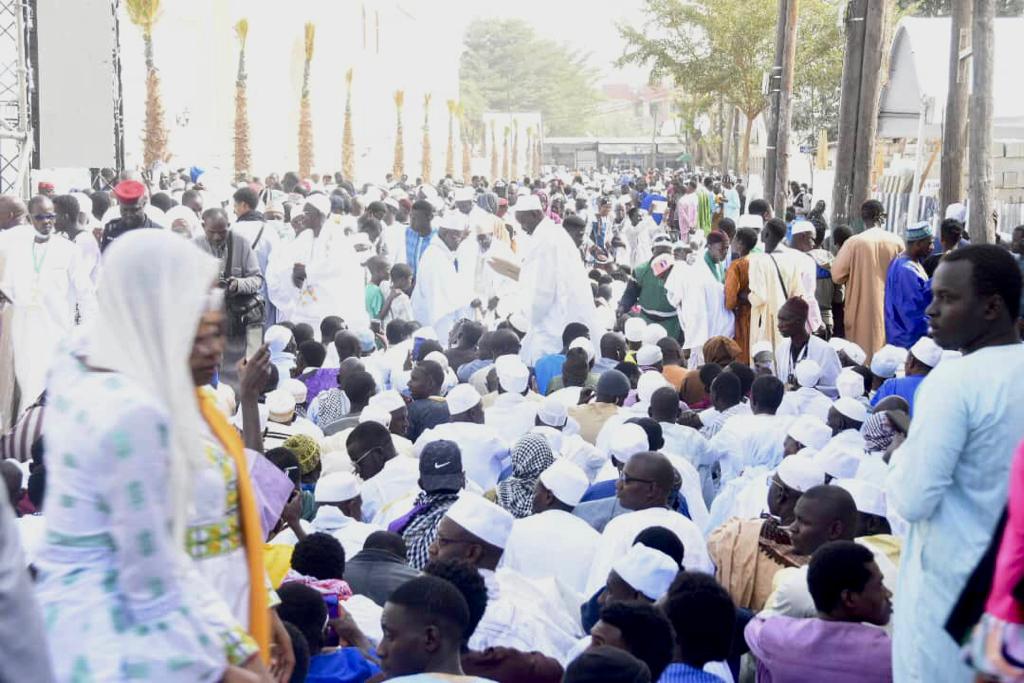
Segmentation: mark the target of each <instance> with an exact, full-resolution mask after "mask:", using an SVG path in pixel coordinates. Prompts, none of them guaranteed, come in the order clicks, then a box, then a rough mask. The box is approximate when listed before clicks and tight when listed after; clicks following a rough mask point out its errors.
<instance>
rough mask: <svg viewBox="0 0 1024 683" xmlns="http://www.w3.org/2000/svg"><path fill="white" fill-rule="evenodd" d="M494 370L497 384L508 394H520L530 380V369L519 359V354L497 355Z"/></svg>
mask: <svg viewBox="0 0 1024 683" xmlns="http://www.w3.org/2000/svg"><path fill="white" fill-rule="evenodd" d="M494 370H495V372H497V374H498V384H500V385H501V388H502V389H504V390H505V391H507V392H509V393H510V394H521V393H523V392H524V391H526V386H527V385H528V384H529V382H530V370H529V368H527V367H526V365H524V364H523V361H521V360H519V356H515V355H511V354H509V355H505V356H499V357H498V358H497V359H496V360H495V361H494Z"/></svg>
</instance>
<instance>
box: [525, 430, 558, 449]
mask: <svg viewBox="0 0 1024 683" xmlns="http://www.w3.org/2000/svg"><path fill="white" fill-rule="evenodd" d="M529 433H530V434H540V435H541V436H543V437H544V438H545V439H547V442H548V445H549V446H551V452H552V453H560V452H561V451H562V432H560V431H559V430H557V429H555V428H554V427H548V426H546V425H535V426H534V427H533V429H531V430H530V432H529Z"/></svg>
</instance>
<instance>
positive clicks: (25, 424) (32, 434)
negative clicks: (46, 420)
mask: <svg viewBox="0 0 1024 683" xmlns="http://www.w3.org/2000/svg"><path fill="white" fill-rule="evenodd" d="M45 407H46V406H45V405H44V404H43V403H42V402H38V401H37V402H36V403H33V404H32V405H31V406H29V407H28V408H27V409H26V410H25V412H24V413H22V414H21V417H20V418H18V421H17V423H15V425H14V427H12V428H11V431H9V432H7V433H6V434H4V435H3V436H0V460H17V461H18V462H30V461H31V460H32V446H34V445H35V444H36V442H38V441H39V440H40V438H41V437H42V435H43V413H44V412H45V410H44V409H45Z"/></svg>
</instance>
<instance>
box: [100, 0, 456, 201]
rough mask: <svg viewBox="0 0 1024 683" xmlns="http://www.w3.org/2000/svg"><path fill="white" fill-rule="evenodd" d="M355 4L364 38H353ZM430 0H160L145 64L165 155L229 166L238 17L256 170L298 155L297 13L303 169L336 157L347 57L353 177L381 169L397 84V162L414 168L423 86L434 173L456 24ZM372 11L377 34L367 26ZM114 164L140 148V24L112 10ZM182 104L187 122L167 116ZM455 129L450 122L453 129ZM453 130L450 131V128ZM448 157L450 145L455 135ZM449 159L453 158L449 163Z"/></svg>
mask: <svg viewBox="0 0 1024 683" xmlns="http://www.w3.org/2000/svg"><path fill="white" fill-rule="evenodd" d="M364 8H365V16H366V20H365V30H366V44H365V47H364V43H363V30H364V20H363V13H364ZM438 15H439V13H438V12H436V11H435V8H434V7H433V5H432V4H428V3H423V4H421V3H413V2H408V1H406V2H402V1H401V0H367V1H366V2H357V1H354V0H346V1H345V2H341V1H340V0H305V1H304V2H290V3H284V2H281V1H280V0H175V1H174V2H165V3H163V10H162V15H161V17H160V20H159V22H158V24H157V26H156V29H155V30H154V44H155V52H156V64H157V67H158V69H159V70H160V76H161V78H162V83H163V101H164V106H165V109H166V124H167V126H168V128H169V129H170V130H171V135H170V151H171V153H172V155H173V159H172V161H171V164H172V165H173V166H190V165H198V166H202V167H205V168H207V169H211V168H221V169H223V170H225V171H227V172H230V171H231V170H232V168H233V150H234V142H233V134H234V95H235V74H236V71H237V65H238V42H237V40H236V39H235V37H234V31H233V29H232V27H233V26H234V24H235V22H237V21H238V19H240V18H241V17H243V16H244V17H246V18H247V19H248V20H249V41H248V49H247V52H246V62H247V64H246V65H247V71H248V74H249V79H248V95H249V121H250V138H251V140H252V153H253V166H254V169H253V170H254V171H255V172H256V173H258V174H261V175H262V174H265V173H268V172H270V171H276V172H283V171H287V170H295V169H296V166H297V164H298V118H299V95H300V91H301V87H302V61H303V24H304V23H305V22H306V21H313V22H315V24H316V27H317V36H316V49H315V53H314V56H313V65H312V75H311V87H310V90H311V94H312V103H313V128H314V145H315V165H314V170H315V171H318V172H327V171H331V172H333V171H336V170H340V168H341V136H342V124H343V116H344V106H345V79H344V77H345V71H346V70H347V69H348V68H349V67H354V69H355V75H354V85H353V96H352V109H353V112H352V116H353V130H354V139H355V144H356V175H357V178H356V179H357V181H360V182H362V181H377V180H382V179H383V175H384V173H386V172H388V171H390V169H391V164H392V158H393V151H394V141H395V106H394V102H393V100H392V95H393V93H394V91H395V90H397V89H403V90H405V107H404V110H403V124H404V129H405V151H406V172H407V173H408V174H409V175H410V176H411V177H415V176H417V175H419V172H420V156H421V154H420V150H421V140H422V124H423V95H424V93H426V92H430V93H431V94H432V96H433V99H432V102H431V107H430V109H431V111H430V116H431V120H430V127H431V151H432V154H431V156H432V160H433V161H432V163H433V172H434V175H435V178H436V177H438V176H439V175H440V174H442V173H443V171H444V161H445V158H444V157H445V148H446V145H447V130H448V110H447V106H446V100H448V99H458V65H459V55H460V53H461V50H462V33H461V30H459V29H455V28H451V27H449V26H447V25H446V23H445V22H444V17H443V16H438ZM378 18H379V27H380V31H379V36H380V40H379V43H378V41H377V35H378V34H377V30H376V27H377V25H378ZM120 33H121V61H122V80H123V88H124V110H125V130H126V135H125V144H126V163H127V164H128V166H129V167H132V166H135V165H138V164H140V163H141V159H142V133H143V121H144V107H145V64H144V62H143V44H142V36H141V33H140V31H139V30H138V29H137V28H136V27H135V26H134V25H133V24H131V23H130V21H128V19H127V16H122V22H121V32H120ZM186 112H187V117H188V124H187V125H184V126H183V125H179V123H178V121H177V119H183V118H184V114H185V113H186ZM456 135H457V133H456ZM456 140H457V139H456ZM456 159H457V160H459V159H461V151H460V148H459V147H458V142H456ZM459 166H460V162H459V161H457V162H456V168H459Z"/></svg>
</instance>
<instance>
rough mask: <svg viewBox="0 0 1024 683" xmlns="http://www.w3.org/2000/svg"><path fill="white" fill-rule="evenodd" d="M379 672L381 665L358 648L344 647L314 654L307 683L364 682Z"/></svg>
mask: <svg viewBox="0 0 1024 683" xmlns="http://www.w3.org/2000/svg"><path fill="white" fill-rule="evenodd" d="M377 673H380V667H378V666H377V665H376V664H372V663H370V662H368V661H367V660H366V658H364V657H363V654H362V653H361V652H360V651H359V650H358V649H357V648H354V647H343V648H341V649H340V650H335V651H334V652H331V653H328V654H323V655H313V657H311V658H310V660H309V673H308V674H306V683H363V681H365V680H367V679H368V678H371V677H372V676H374V675H375V674H377Z"/></svg>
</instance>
